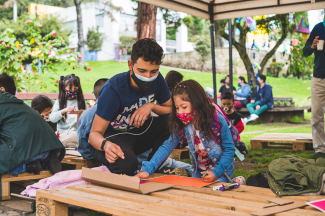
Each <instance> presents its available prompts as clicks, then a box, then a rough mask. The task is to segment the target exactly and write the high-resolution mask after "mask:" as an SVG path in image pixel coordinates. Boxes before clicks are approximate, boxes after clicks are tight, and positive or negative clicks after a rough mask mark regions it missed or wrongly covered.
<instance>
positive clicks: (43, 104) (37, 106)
mask: <svg viewBox="0 0 325 216" xmlns="http://www.w3.org/2000/svg"><path fill="white" fill-rule="evenodd" d="M31 107H32V108H33V109H34V110H36V111H37V112H38V113H39V114H41V116H43V118H44V119H45V120H47V119H48V117H49V114H50V113H51V111H52V108H53V103H52V101H51V100H50V98H48V97H47V96H45V95H38V96H36V97H35V98H34V99H33V100H32V104H31Z"/></svg>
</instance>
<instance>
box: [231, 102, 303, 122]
mask: <svg viewBox="0 0 325 216" xmlns="http://www.w3.org/2000/svg"><path fill="white" fill-rule="evenodd" d="M308 108H309V106H303V107H274V108H273V109H271V110H270V109H269V110H267V111H265V112H263V113H262V114H261V115H260V116H259V118H258V120H261V121H264V122H276V121H286V122H288V121H289V120H290V119H291V118H292V117H294V116H298V117H299V118H302V119H304V111H305V110H307V109H308ZM236 111H237V112H239V113H240V114H241V115H242V116H243V118H245V117H248V116H250V113H249V112H248V109H247V108H241V109H238V110H236Z"/></svg>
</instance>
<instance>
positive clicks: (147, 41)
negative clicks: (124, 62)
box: [131, 38, 165, 65]
mask: <svg viewBox="0 0 325 216" xmlns="http://www.w3.org/2000/svg"><path fill="white" fill-rule="evenodd" d="M164 57H165V55H164V50H163V49H162V48H161V46H160V45H159V44H158V43H157V42H156V41H155V40H154V39H151V38H144V39H141V40H138V41H137V42H136V43H135V44H133V47H132V53H131V61H132V64H135V63H136V62H137V60H138V59H139V58H143V60H144V61H150V63H156V64H157V65H160V64H161V60H162V59H163V58H164Z"/></svg>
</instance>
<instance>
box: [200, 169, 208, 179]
mask: <svg viewBox="0 0 325 216" xmlns="http://www.w3.org/2000/svg"><path fill="white" fill-rule="evenodd" d="M208 172H209V170H207V171H206V172H205V173H204V174H203V176H202V179H204V177H205V176H206V175H207V174H208Z"/></svg>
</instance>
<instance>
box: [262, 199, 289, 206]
mask: <svg viewBox="0 0 325 216" xmlns="http://www.w3.org/2000/svg"><path fill="white" fill-rule="evenodd" d="M267 201H269V202H271V203H275V204H278V205H281V206H282V205H287V204H291V203H293V201H291V200H284V199H279V198H276V199H269V200H267Z"/></svg>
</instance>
